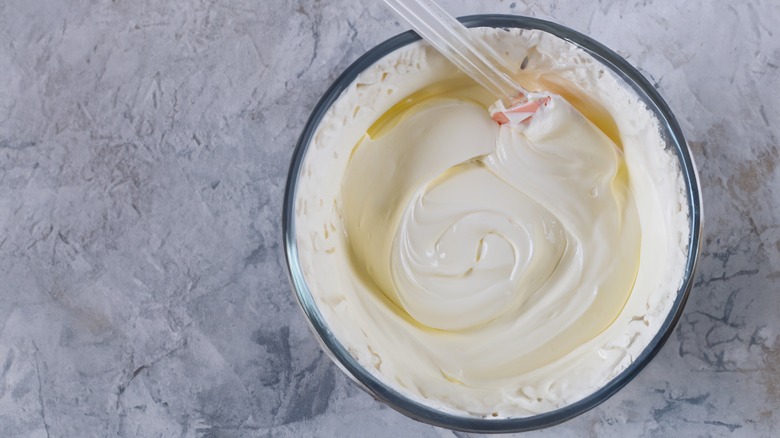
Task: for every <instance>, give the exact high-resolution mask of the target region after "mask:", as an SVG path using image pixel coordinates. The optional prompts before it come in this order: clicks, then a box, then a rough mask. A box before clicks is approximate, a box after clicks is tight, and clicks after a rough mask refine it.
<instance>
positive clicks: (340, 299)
mask: <svg viewBox="0 0 780 438" xmlns="http://www.w3.org/2000/svg"><path fill="white" fill-rule="evenodd" d="M479 31H480V32H483V33H484V34H485V37H486V38H487V39H488V41H489V42H491V44H493V45H494V46H495V47H497V48H499V49H500V50H504V51H505V53H506V54H507V55H508V57H509V58H510V59H513V60H515V61H516V62H517V64H519V63H520V62H522V60H523V58H524V57H525V56H528V58H529V61H528V69H526V70H525V71H524V72H523V74H524V75H525V76H526V78H525V79H526V80H527V81H529V82H533V81H537V84H538V86H540V87H541V86H546V87H547V88H550V89H553V90H554V91H555V92H558V93H561V94H563V95H565V96H567V99H568V101H569V102H572V104H574V105H576V106H577V108H576V109H575V108H574V107H572V106H571V105H570V104H569V103H568V102H567V101H566V100H564V99H561V98H554V99H553V100H552V102H551V103H550V104H549V105H548V106H546V107H544V108H543V109H542V110H540V112H539V113H537V114H536V115H535V116H534V117H533V118H532V119H531V121H530V123H528V124H524V125H520V126H516V127H509V126H499V125H498V124H496V123H495V122H494V121H493V120H492V119H491V118H490V115H489V114H488V112H487V109H486V108H487V106H488V105H489V104H490V103H492V102H491V101H492V99H491V98H490V96H488V95H486V94H485V93H484V92H483V91H482V90H481V89H479V88H478V87H477V86H475V85H473V84H471V83H470V82H468V80H465V79H463V78H462V77H460V76H459V74H458V73H457V72H456V71H454V69H453V68H452V67H450V66H449V65H448V64H447V63H446V62H445V61H443V60H442V59H441V58H440V56H439V55H438V54H436V53H435V52H433V51H432V50H431V49H430V48H428V47H427V46H425V45H424V44H414V45H412V46H410V47H407V48H404V49H401V50H399V51H397V52H395V53H393V54H390V55H388V56H387V57H385V58H384V59H383V60H381V61H379V62H378V63H377V64H376V65H375V66H374V67H372V68H371V69H369V70H367V71H366V72H364V73H363V74H362V75H361V77H359V78H358V80H357V81H356V82H355V83H354V84H353V86H352V87H350V88H349V89H348V90H347V91H345V93H344V94H343V95H342V97H341V98H340V99H339V100H338V101H337V102H336V103H335V104H334V106H333V107H332V108H331V110H330V111H329V112H328V114H327V115H326V117H325V118H324V119H323V121H322V123H321V125H320V128H319V129H318V132H317V134H316V136H315V140H314V142H313V144H312V148H311V150H310V152H309V153H308V155H307V158H306V161H305V162H304V173H303V174H302V177H301V182H300V188H299V194H298V202H297V211H296V221H297V228H298V245H299V253H300V258H301V264H302V266H303V269H304V273H305V274H306V280H307V283H308V284H309V287H310V288H311V289H312V293H313V294H314V296H315V298H316V300H317V302H318V306H319V307H320V309H321V311H322V313H323V314H324V316H325V317H326V319H327V320H328V322H329V325H330V326H331V328H332V330H333V332H334V334H335V335H336V336H337V338H338V339H339V341H340V342H342V343H343V344H344V345H345V346H346V347H347V348H348V349H349V350H350V352H351V353H352V354H353V355H354V356H355V358H356V359H357V360H358V361H360V362H361V363H363V364H364V365H365V366H366V367H367V368H369V369H370V370H371V371H372V372H374V373H375V374H376V375H377V376H379V377H380V378H382V379H383V380H384V381H386V382H387V383H388V384H390V385H392V386H394V387H395V388H397V389H398V390H399V391H401V392H404V393H405V394H407V395H408V396H410V397H412V398H415V399H418V400H420V401H422V402H424V403H427V404H430V405H433V406H435V407H438V408H440V409H443V410H447V411H454V412H465V413H468V414H471V415H477V416H499V417H506V416H524V415H530V414H533V413H539V412H544V411H547V410H551V409H554V408H556V407H560V406H563V405H565V404H567V403H570V402H573V401H576V400H578V399H579V398H582V397H583V396H585V395H587V394H588V393H590V392H592V391H594V390H596V389H598V387H600V386H601V385H603V384H604V383H605V382H606V381H607V380H608V379H609V378H611V377H613V376H615V375H616V374H617V373H619V371H620V370H622V369H624V368H625V366H627V365H628V364H629V363H630V362H631V361H632V360H633V358H634V357H635V356H636V355H637V354H638V353H639V352H641V350H642V349H643V348H644V346H645V345H646V344H647V342H649V340H650V339H651V338H652V336H653V335H654V334H655V331H656V330H657V328H658V326H659V325H660V323H661V322H662V321H663V319H664V318H665V317H666V313H667V312H668V308H669V306H670V305H671V301H672V297H673V295H674V294H675V293H676V289H677V286H678V285H679V282H680V279H681V276H682V266H683V264H684V256H685V251H686V248H685V241H686V240H687V231H686V225H687V224H686V215H685V213H684V209H683V208H682V205H683V204H682V203H683V202H684V198H682V195H683V194H684V192H683V191H682V182H681V179H680V175H679V170H678V169H677V168H676V167H675V166H674V163H673V161H672V157H671V156H670V155H669V153H668V152H666V151H664V150H663V145H662V143H661V139H660V135H659V133H658V125H657V120H656V119H655V118H654V117H652V115H651V114H650V113H649V112H648V111H647V109H646V108H645V107H644V106H643V105H642V104H641V103H639V102H638V101H637V99H636V98H635V97H634V98H632V95H631V92H630V91H629V90H628V89H627V88H626V87H624V86H622V85H621V84H620V83H619V82H618V81H617V80H616V79H615V78H614V77H613V76H611V75H609V74H607V73H606V72H604V70H603V69H602V68H601V67H600V65H599V64H598V63H596V62H595V61H593V60H592V58H590V57H589V56H587V55H586V54H584V53H582V52H581V51H579V50H577V49H576V48H574V47H573V46H571V45H569V44H568V43H565V42H563V41H561V40H558V39H557V38H554V37H551V36H549V35H547V34H543V33H541V32H522V33H519V32H516V31H513V32H506V31H494V30H479ZM590 96H592V97H590ZM578 110H579V111H578ZM580 111H582V113H584V114H586V115H587V116H588V117H589V118H590V120H589V119H588V118H585V116H583V115H582V114H581V113H580ZM594 123H595V124H594ZM605 133H606V134H605ZM613 140H614V141H613ZM616 143H617V144H616ZM621 148H622V150H621Z"/></svg>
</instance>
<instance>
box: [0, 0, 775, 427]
mask: <svg viewBox="0 0 780 438" xmlns="http://www.w3.org/2000/svg"><path fill="white" fill-rule="evenodd" d="M361 3H362V4H361ZM442 3H443V4H444V5H445V6H446V7H447V8H448V9H449V10H450V11H452V12H453V13H455V14H458V15H464V14H469V13H479V12H502V13H517V14H531V15H535V16H539V17H543V18H552V19H554V20H556V21H559V22H561V23H563V24H566V25H569V26H571V27H573V28H574V29H577V30H580V31H582V32H585V33H587V34H589V35H591V36H593V37H594V38H596V39H597V40H600V41H601V42H603V43H605V44H607V45H608V46H610V47H612V48H613V49H615V50H617V51H618V52H619V53H621V54H623V55H624V56H626V57H627V58H628V59H629V60H630V61H631V62H632V63H633V64H634V65H636V66H638V67H640V68H641V69H642V70H643V71H644V72H646V74H647V75H648V77H650V78H651V80H652V81H653V82H655V83H657V84H658V87H659V89H660V90H661V92H662V94H663V95H664V96H665V97H666V98H667V99H668V101H669V103H670V105H671V107H672V109H673V110H674V111H675V112H676V113H677V114H678V116H679V119H680V122H681V124H682V125H683V128H684V129H685V131H686V133H687V135H688V139H689V141H690V144H691V146H692V149H693V152H694V155H695V158H696V160H697V161H698V165H699V170H700V174H701V181H702V185H703V187H704V201H705V205H706V214H705V216H706V222H705V233H706V240H705V243H704V248H703V254H702V258H701V264H700V269H699V271H698V274H697V276H696V286H695V288H694V290H693V292H692V294H691V298H690V301H689V303H688V306H687V308H686V311H685V314H684V315H683V318H682V321H681V323H680V325H679V326H678V327H677V329H676V330H675V332H674V334H673V335H672V337H671V339H670V340H669V342H668V344H667V345H666V346H665V347H664V348H663V350H662V351H661V353H660V354H659V355H658V357H657V358H656V359H655V360H654V361H653V363H651V364H650V366H648V368H647V369H646V370H645V371H644V372H643V373H642V374H641V375H640V376H639V377H638V378H637V379H636V380H634V381H633V382H632V383H631V384H629V385H628V386H627V387H626V388H625V389H624V390H622V391H621V392H620V393H619V394H617V395H616V396H615V397H613V398H611V399H610V400H609V401H607V402H606V403H604V404H603V405H601V406H600V407H598V408H596V409H594V410H593V411H591V412H588V413H587V414H585V415H582V416H581V417H579V418H577V419H575V420H573V421H570V422H568V423H566V424H564V425H561V426H558V427H555V428H552V429H549V430H546V431H542V432H538V433H537V434H538V435H535V434H531V435H530V436H564V437H568V436H572V437H573V436H587V435H593V436H596V435H598V436H612V437H622V436H673V435H679V436H724V435H734V436H770V435H771V434H772V433H773V432H774V433H775V434H776V433H777V432H778V429H780V323H779V322H778V313H779V312H780V295H778V294H780V287H778V279H779V278H780V228H778V226H780V190H778V174H779V171H778V169H777V167H776V166H777V162H778V150H777V143H778V136H780V69H779V68H778V66H780V35H778V31H777V24H778V23H780V3H779V2H777V1H773V0H765V1H750V2H747V1H745V2H731V1H708V0H690V1H682V0H680V1H630V0H604V1H599V2H597V3H596V2H583V1H562V0H561V1H556V0H552V1H541V0H540V1H535V2H533V1H518V2H510V1H487V0H483V1H466V0H461V1H442ZM403 29H404V26H402V25H401V24H399V23H398V21H397V20H396V19H395V18H394V17H393V16H392V15H391V13H390V12H389V11H388V10H386V9H385V7H384V6H383V5H382V4H380V3H379V2H378V1H377V0H372V1H364V2H353V1H347V0H341V1H332V2H320V1H311V0H309V1H301V2H287V1H282V0H274V1H260V0H254V1H253V0H225V1H216V0H178V1H172V0H168V1H153V0H139V1H127V0H114V1H108V0H103V1H85V0H68V1H66V0H51V1H29V0H0V436H3V437H7V436H29V437H44V436H51V437H60V436H64V437H76V436H79V437H83V436H100V437H102V436H127V437H134V436H145V437H146V436H148V437H156V436H165V437H167V436H185V437H190V436H204V437H205V436H208V437H212V436H215V437H222V436H226V437H232V436H282V437H283V436H313V435H314V436H328V435H337V436H369V435H371V436H378V437H398V436H425V437H451V436H458V437H461V436H464V435H466V434H459V433H457V434H453V433H452V432H449V431H445V430H441V429H436V428H433V427H430V426H426V425H423V424H419V423H416V422H414V421H412V420H409V419H407V418H405V417H403V416H401V415H400V414H398V413H396V412H395V411H393V410H391V409H390V408H387V407H385V406H383V405H380V404H379V403H377V402H374V401H373V399H372V398H371V397H369V396H368V395H366V394H364V393H363V392H362V391H361V390H359V389H357V388H356V386H355V385H353V384H352V383H350V382H349V381H348V380H347V378H346V377H345V376H343V375H342V373H341V372H340V371H338V369H337V368H336V367H335V366H334V365H332V364H331V363H330V361H329V360H328V358H327V357H326V356H325V355H324V354H323V353H321V351H320V349H319V347H318V345H317V343H316V342H315V340H314V338H313V336H312V335H311V334H310V333H309V331H308V328H307V326H306V324H305V322H304V319H303V316H302V314H301V312H300V311H299V310H298V308H297V306H296V304H295V302H294V300H293V297H292V294H291V292H290V286H289V284H288V281H287V278H286V272H285V268H284V264H283V261H282V260H283V254H282V252H283V251H282V247H281V238H280V234H281V233H280V216H281V213H280V209H281V201H282V193H283V190H284V181H285V175H286V172H287V166H288V163H289V159H290V156H291V154H292V150H293V144H294V142H295V140H296V138H297V136H298V134H299V132H300V130H301V128H302V126H303V123H304V121H305V119H306V117H307V115H308V112H309V111H310V110H311V108H312V107H313V106H314V104H315V102H316V101H317V99H318V98H319V96H320V95H321V94H322V93H323V92H324V91H325V89H326V88H327V86H328V85H329V84H330V83H331V81H332V80H333V79H335V77H336V76H337V75H338V74H340V73H341V72H342V71H343V70H344V68H346V67H347V66H348V65H349V64H350V63H351V62H352V61H354V60H355V59H356V58H357V57H358V56H359V55H360V54H361V53H362V52H364V51H365V50H366V49H368V48H370V47H372V46H373V45H375V44H376V43H378V42H380V41H382V40H383V39H385V38H387V37H389V36H391V35H393V34H396V33H398V32H399V31H401V30H403Z"/></svg>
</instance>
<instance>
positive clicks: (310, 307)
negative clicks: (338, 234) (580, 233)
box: [282, 14, 702, 433]
mask: <svg viewBox="0 0 780 438" xmlns="http://www.w3.org/2000/svg"><path fill="white" fill-rule="evenodd" d="M458 19H459V20H460V21H461V22H462V23H463V24H465V25H466V26H467V27H494V28H504V29H506V28H520V29H536V30H541V31H544V32H547V33H550V34H552V35H554V36H557V37H559V38H561V39H563V40H565V41H567V42H570V43H572V44H575V45H577V46H578V47H580V48H581V49H583V50H585V51H586V52H587V53H588V54H589V55H591V56H593V57H594V58H595V59H596V60H597V61H599V62H600V63H602V64H603V65H604V66H605V67H607V68H609V69H610V70H611V71H612V73H613V74H615V75H617V76H618V77H620V78H621V79H622V80H623V81H624V82H625V83H626V84H627V85H629V86H630V87H631V88H632V89H633V90H634V91H635V92H636V93H637V94H638V95H639V97H640V98H641V99H642V100H643V101H644V102H645V103H646V104H647V106H648V108H649V109H650V110H651V111H652V112H653V113H654V114H655V115H656V117H658V120H659V123H660V125H661V129H662V131H663V133H664V134H665V137H666V138H665V139H666V141H667V145H671V147H672V148H673V149H674V152H675V153H676V156H677V157H678V160H679V163H680V167H681V171H682V176H683V180H684V183H685V187H686V195H687V200H688V222H689V237H688V256H687V259H686V265H685V273H684V276H683V281H682V282H681V284H680V287H679V288H678V291H677V296H676V297H675V301H674V303H673V304H672V307H671V309H670V311H669V314H668V315H667V317H666V319H665V320H664V322H663V324H662V325H661V327H660V329H659V330H658V332H657V333H656V335H655V336H654V337H653V339H652V340H651V341H650V343H649V344H648V345H647V346H646V347H645V348H644V350H643V351H642V353H640V354H639V355H638V356H637V357H636V359H635V360H634V361H633V362H632V363H631V364H629V365H628V367H626V369H625V370H623V371H622V372H621V373H620V374H618V375H617V376H615V377H613V378H612V379H611V380H610V381H609V382H607V383H606V384H605V385H604V386H602V387H601V388H599V389H598V390H596V391H595V392H594V393H592V394H590V395H589V396H587V397H585V398H583V399H581V400H578V401H576V402H574V403H571V404H569V405H566V406H564V407H561V408H559V409H556V410H553V411H549V412H545V413H542V414H537V415H533V416H530V417H514V418H495V419H494V418H479V417H467V416H460V415H456V414H452V413H447V412H442V411H439V410H437V409H434V408H432V407H430V406H426V405H424V404H422V403H420V402H417V401H415V400H412V399H410V398H408V397H406V396H404V395H403V394H401V393H400V392H398V391H396V390H395V389H393V388H391V387H389V386H388V385H386V384H385V383H383V382H382V381H381V380H379V378H377V377H376V376H374V375H373V374H371V372H369V371H367V370H365V369H364V368H363V367H362V366H361V365H360V364H359V363H358V362H357V361H356V360H355V359H354V358H353V357H352V356H351V355H350V354H349V352H348V351H347V349H346V348H345V347H344V346H343V345H342V344H341V343H340V342H339V341H338V340H337V339H336V337H335V335H334V334H333V332H332V331H331V330H330V328H329V327H328V324H327V323H326V321H325V319H324V318H323V316H322V314H321V313H320V311H319V309H318V308H317V304H316V302H315V300H314V297H313V295H312V293H311V290H310V289H309V287H308V285H307V283H306V280H305V277H304V274H303V271H302V269H301V265H300V262H299V259H298V247H297V242H296V228H295V197H296V194H297V183H298V177H299V175H300V173H301V168H302V164H303V160H304V158H305V156H306V152H307V150H308V148H309V145H310V143H311V140H312V138H313V136H314V133H315V131H316V129H317V126H318V125H319V122H320V121H321V120H322V118H323V117H324V116H325V113H326V112H327V110H328V109H329V108H330V107H331V105H332V104H333V103H334V102H335V101H336V100H337V99H338V98H339V97H340V96H341V94H342V92H343V91H344V90H345V89H346V88H347V87H348V86H349V85H350V84H351V83H352V82H353V81H354V80H355V79H356V78H357V76H358V75H359V74H360V73H361V72H362V71H364V70H365V69H366V68H368V67H370V66H371V65H373V64H374V63H375V62H376V61H378V60H379V59H381V58H382V57H384V56H386V55H387V54H389V53H391V52H393V51H395V50H397V49H399V48H401V47H403V46H406V45H408V44H410V43H412V42H415V41H417V40H419V39H420V37H419V36H418V35H417V34H416V33H414V32H413V31H407V32H404V33H401V34H399V35H396V36H394V37H392V38H390V39H388V40H386V41H384V42H382V43H380V44H378V45H377V46H375V47H373V48H372V49H370V50H368V51H367V52H366V53H365V54H363V55H362V56H361V57H360V58H358V59H357V60H356V61H355V62H354V63H352V64H351V65H350V66H349V67H348V68H347V69H346V70H345V71H344V72H343V73H342V74H341V75H340V76H339V77H338V79H336V80H335V81H334V82H333V84H332V85H331V86H330V87H329V88H328V89H327V91H326V92H325V94H324V95H323V97H322V98H321V99H320V101H319V102H318V103H317V104H316V106H315V107H314V109H313V110H312V112H311V115H310V117H309V119H308V120H307V122H306V125H305V126H304V128H303V131H302V132H301V135H300V137H299V139H298V141H297V143H296V145H295V150H294V152H293V155H292V159H291V163H290V169H289V172H288V175H287V183H286V187H285V193H284V203H283V210H282V233H283V240H284V254H285V259H286V264H287V269H288V275H289V278H290V281H291V283H292V286H293V291H294V294H295V297H296V300H297V302H298V304H299V305H300V307H301V310H302V311H303V312H304V314H305V315H306V319H307V321H308V323H309V326H310V328H311V330H312V331H313V332H314V333H315V335H316V337H317V338H318V341H319V342H320V345H321V347H322V348H323V350H324V351H325V352H326V353H328V355H329V356H330V358H331V359H332V360H333V362H334V363H336V365H337V366H338V367H339V368H341V369H342V371H344V372H345V373H346V374H347V376H349V377H350V378H352V379H353V380H354V381H356V382H357V383H359V384H360V386H362V388H363V389H365V390H366V391H367V392H368V393H369V394H370V395H372V396H373V397H374V398H376V399H377V400H379V401H381V402H383V403H385V404H387V405H389V406H391V407H392V408H393V409H395V410H397V411H399V412H401V413H402V414H404V415H406V416H408V417H411V418H413V419H415V420H418V421H421V422H424V423H428V424H431V425H434V426H439V427H444V428H448V429H453V430H460V431H466V432H478V433H503V432H523V431H530V430H536V429H541V428H546V427H551V426H554V425H556V424H559V423H562V422H564V421H567V420H569V419H571V418H573V417H576V416H578V415H580V414H583V413H584V412H586V411H588V410H590V409H593V408H594V407H596V406H598V405H599V404H601V403H602V402H604V401H605V400H607V399H608V398H610V397H611V396H612V395H614V394H615V393H616V392H617V391H618V390H620V389H621V388H622V387H624V386H625V385H626V384H628V382H630V381H631V380H633V379H634V377H636V376H637V375H638V374H639V372H640V371H642V369H644V368H645V366H647V364H648V363H649V362H650V360H651V359H652V358H653V357H655V355H656V354H657V353H658V352H659V351H660V350H661V347H662V346H663V345H664V343H665V342H666V340H667V339H668V338H669V336H670V335H671V333H672V332H673V330H674V327H675V326H676V324H677V322H678V320H679V319H680V316H681V315H682V311H683V308H684V307H685V303H686V301H687V299H688V295H689V293H690V290H691V287H692V285H693V277H694V272H695V269H696V264H697V260H698V255H699V252H700V250H701V227H702V224H701V221H702V210H701V193H700V186H699V181H698V176H697V173H696V166H695V165H694V162H693V158H692V157H691V154H690V150H689V148H688V145H687V143H686V141H685V138H684V136H683V133H682V129H681V128H680V126H679V124H678V122H677V119H676V118H675V117H674V115H673V114H672V111H671V110H670V108H669V106H668V105H667V104H666V102H665V101H664V100H663V98H662V97H661V95H660V94H659V93H658V91H657V90H656V88H655V87H654V86H653V85H652V84H651V83H650V82H649V81H648V80H647V79H646V78H645V77H644V76H643V75H642V74H641V73H640V72H639V71H638V70H637V69H636V68H635V67H633V66H632V65H631V64H629V63H628V62H627V61H626V60H625V59H623V58H622V57H621V56H620V55H618V54H617V53H615V52H613V51H612V50H610V49H608V48H607V47H606V46H604V45H602V44H601V43H599V42H597V41H595V40H593V39H591V38H590V37H588V36H586V35H584V34H582V33H579V32H577V31H575V30H572V29H570V28H568V27H566V26H563V25H561V24H557V23H553V22H550V21H546V20H542V19H538V18H531V17H525V16H519V15H505V14H480V15H469V16H464V17H460V18H458Z"/></svg>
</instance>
